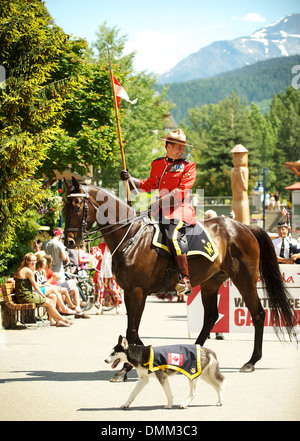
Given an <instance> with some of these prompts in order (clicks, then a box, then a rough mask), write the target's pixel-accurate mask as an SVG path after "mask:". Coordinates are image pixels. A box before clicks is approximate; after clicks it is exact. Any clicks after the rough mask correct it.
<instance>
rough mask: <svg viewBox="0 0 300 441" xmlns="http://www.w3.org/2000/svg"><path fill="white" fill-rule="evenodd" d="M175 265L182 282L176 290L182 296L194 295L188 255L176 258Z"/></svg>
mask: <svg viewBox="0 0 300 441" xmlns="http://www.w3.org/2000/svg"><path fill="white" fill-rule="evenodd" d="M174 258H175V263H176V266H177V269H178V272H179V275H180V281H179V282H178V283H177V285H176V286H175V289H176V291H177V292H178V293H180V294H185V295H187V296H189V295H191V294H192V287H191V282H190V276H189V267H188V261H187V256H186V254H182V255H181V256H174Z"/></svg>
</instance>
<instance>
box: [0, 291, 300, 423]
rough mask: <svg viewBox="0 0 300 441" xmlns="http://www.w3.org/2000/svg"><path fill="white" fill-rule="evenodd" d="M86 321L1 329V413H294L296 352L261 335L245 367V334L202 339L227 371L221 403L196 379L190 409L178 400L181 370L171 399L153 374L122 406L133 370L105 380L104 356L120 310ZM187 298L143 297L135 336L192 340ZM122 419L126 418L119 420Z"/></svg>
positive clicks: (120, 330) (155, 416) (119, 326)
mask: <svg viewBox="0 0 300 441" xmlns="http://www.w3.org/2000/svg"><path fill="white" fill-rule="evenodd" d="M88 313H89V315H90V316H91V319H90V320H83V319H79V320H78V319H77V320H75V322H74V325H73V326H71V327H70V328H49V329H47V328H46V329H45V328H44V329H43V328H42V329H36V328H32V329H30V330H8V331H5V330H1V331H0V420H1V421H7V420H36V421H41V420H54V421H67V420H74V421H91V420H94V421H111V422H113V421H163V422H166V421H167V422H172V421H173V422H176V421H186V422H188V421H190V422H192V421H205V420H212V421H235V420H237V421H238V420H299V419H300V352H299V350H296V349H295V347H294V346H293V345H291V344H288V343H286V344H282V343H280V342H279V341H278V340H277V339H276V338H275V337H273V336H266V339H267V340H265V341H264V347H263V358H262V360H261V361H260V362H259V363H258V364H257V369H256V371H255V372H254V373H251V374H242V373H240V372H239V368H240V367H241V366H242V365H243V364H244V363H245V362H246V361H248V359H249V358H250V355H251V353H252V348H253V341H252V337H251V336H249V335H246V336H245V335H244V336H242V335H236V334H229V335H226V339H225V341H217V340H215V338H214V335H213V336H212V337H213V338H212V339H210V340H208V341H207V343H206V346H207V347H209V348H211V349H212V350H214V351H215V352H216V353H217V356H218V359H219V362H220V366H221V371H222V372H223V374H224V375H225V377H226V381H227V384H226V388H225V394H224V396H225V404H224V406H222V407H216V406H215V404H216V402H217V395H216V393H215V391H214V390H213V389H212V388H211V387H210V386H209V385H207V384H206V383H204V382H202V381H201V380H199V382H198V395H197V397H196V398H195V400H194V401H193V402H192V403H191V405H190V407H189V408H188V409H185V410H182V409H179V408H178V404H179V403H180V402H181V401H182V400H183V399H184V398H186V396H187V395H188V391H189V390H188V380H187V379H186V378H185V377H184V376H183V375H176V376H175V377H172V378H171V379H170V384H171V388H172V392H173V395H174V403H175V406H174V408H173V409H172V410H166V409H164V408H163V407H164V405H165V404H166V398H165V396H164V392H163V390H162V388H161V386H160V385H159V383H158V381H157V380H156V378H155V377H153V378H151V379H150V382H149V384H148V386H147V387H146V388H145V389H144V390H143V391H142V392H141V394H140V395H139V396H138V397H137V398H136V400H135V401H134V402H133V403H132V407H131V408H129V410H127V411H123V410H121V409H120V407H119V406H120V405H121V404H123V403H124V402H125V401H126V399H127V397H128V395H129V393H130V392H131V390H132V389H133V387H134V385H135V382H136V378H137V376H136V373H135V371H131V373H130V374H129V380H128V381H127V382H125V383H121V384H115V383H110V382H109V379H110V378H111V376H112V372H113V371H112V370H111V368H110V366H109V365H107V364H106V363H105V362H104V359H105V358H106V357H107V356H108V354H109V353H110V350H111V348H112V347H113V346H114V345H115V344H116V342H117V338H118V336H119V334H123V335H124V333H125V330H126V312H125V307H124V306H123V305H122V310H121V314H120V315H116V314H115V312H114V311H111V312H106V313H104V315H103V316H97V315H96V314H95V313H96V309H92V310H91V311H89V312H88ZM187 335H188V334H187V322H186V304H182V303H177V302H175V301H173V302H171V303H169V302H168V301H165V302H163V301H158V300H157V299H156V298H155V297H150V298H148V300H147V305H146V309H145V312H144V316H143V318H142V324H141V328H140V336H141V338H142V340H143V342H144V344H152V345H163V344H175V343H180V342H181V343H194V338H193V339H188V337H187ZM124 424H125V423H124Z"/></svg>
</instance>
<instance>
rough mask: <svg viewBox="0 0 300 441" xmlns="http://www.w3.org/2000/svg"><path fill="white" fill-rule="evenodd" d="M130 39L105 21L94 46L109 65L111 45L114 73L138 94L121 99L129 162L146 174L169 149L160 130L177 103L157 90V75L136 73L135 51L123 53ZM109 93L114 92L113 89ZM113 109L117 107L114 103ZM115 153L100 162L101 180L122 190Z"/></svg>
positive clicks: (133, 169) (138, 172) (102, 61)
mask: <svg viewBox="0 0 300 441" xmlns="http://www.w3.org/2000/svg"><path fill="white" fill-rule="evenodd" d="M126 39H127V36H126V35H125V36H121V37H120V36H119V29H118V28H117V27H114V28H108V27H107V25H106V22H105V23H104V24H103V25H101V26H100V28H99V32H98V34H97V41H96V42H95V43H94V45H93V47H95V48H96V49H97V51H98V55H97V57H96V62H97V63H100V64H103V65H104V66H107V67H108V57H107V45H108V46H109V48H110V49H109V50H110V56H111V60H112V62H113V63H115V64H114V65H113V72H114V75H115V76H116V77H117V78H118V80H119V82H120V83H121V84H122V86H123V87H124V88H125V89H126V91H127V92H128V95H129V96H130V97H131V98H132V99H135V98H138V101H137V103H136V104H134V105H132V104H130V103H127V102H126V101H125V100H122V99H121V102H120V106H121V110H120V117H121V134H122V141H123V144H124V150H125V156H126V165H127V167H128V168H129V170H130V173H131V174H132V175H133V176H136V177H139V178H143V177H147V176H148V173H149V169H150V162H151V161H152V160H153V159H154V158H155V157H157V156H160V155H163V154H164V153H165V152H164V147H163V144H162V143H161V142H160V141H159V140H158V134H159V133H161V131H162V129H163V127H164V117H165V116H166V115H168V114H169V112H170V109H171V108H172V107H173V105H172V104H171V103H170V102H166V101H165V93H161V94H159V93H157V92H156V91H155V83H156V80H155V78H153V77H152V76H151V75H150V74H147V73H145V72H141V73H138V74H135V73H134V71H133V67H132V63H133V59H134V55H135V53H134V52H132V53H130V54H128V55H124V54H123V52H124V47H125V42H126ZM115 69H117V70H115ZM109 93H110V95H111V90H109ZM110 109H111V110H112V109H113V104H111V107H110ZM111 121H112V123H113V124H114V126H115V127H116V120H115V116H113V117H111ZM118 148H119V147H118ZM114 157H115V159H116V163H115V164H104V163H102V164H100V174H99V180H101V182H102V185H103V186H106V187H109V188H114V189H115V190H118V185H119V175H120V170H121V169H122V165H121V157H120V154H118V153H115V154H114Z"/></svg>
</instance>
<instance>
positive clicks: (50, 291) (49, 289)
mask: <svg viewBox="0 0 300 441" xmlns="http://www.w3.org/2000/svg"><path fill="white" fill-rule="evenodd" d="M46 266H47V260H46V259H45V257H42V258H40V259H38V260H37V262H36V267H35V271H34V276H35V280H36V281H37V283H38V285H39V287H40V288H45V296H46V297H49V298H50V299H52V300H53V301H54V305H55V306H56V308H57V310H58V311H59V312H60V313H62V314H66V315H72V314H74V311H72V309H74V305H73V303H72V301H71V299H70V296H69V294H68V291H67V289H66V288H62V287H58V286H57V287H56V286H54V285H51V284H50V283H48V282H47V275H46ZM65 300H66V302H67V303H68V305H69V306H70V307H71V309H70V308H67V307H66V305H65V304H64V301H65Z"/></svg>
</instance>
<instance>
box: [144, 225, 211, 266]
mask: <svg viewBox="0 0 300 441" xmlns="http://www.w3.org/2000/svg"><path fill="white" fill-rule="evenodd" d="M153 226H154V233H153V238H152V244H153V246H154V247H155V249H156V250H157V252H158V253H159V254H161V255H162V256H164V257H168V258H169V257H170V256H171V252H170V250H169V248H168V246H167V242H166V235H165V233H164V232H163V231H161V229H160V227H159V224H158V223H154V224H153ZM186 238H187V241H188V253H187V256H188V257H190V256H196V255H199V254H200V255H202V256H204V257H206V258H207V259H209V260H210V261H212V262H214V261H215V259H216V258H217V256H218V255H219V252H218V250H217V248H216V246H215V244H214V242H213V240H212V238H211V236H210V234H209V233H208V231H207V230H206V228H205V227H204V225H202V224H200V223H199V222H197V223H196V225H194V226H190V227H187V228H186Z"/></svg>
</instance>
